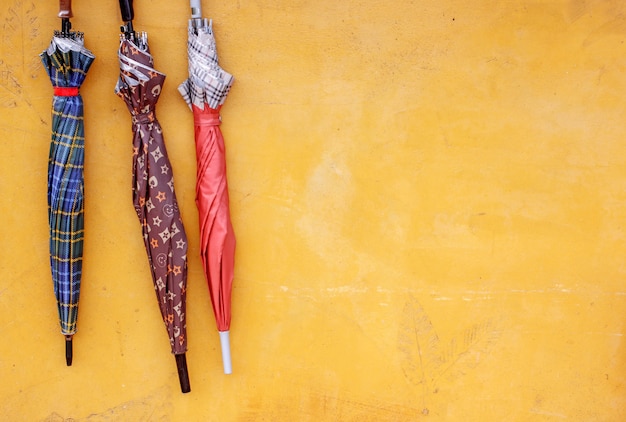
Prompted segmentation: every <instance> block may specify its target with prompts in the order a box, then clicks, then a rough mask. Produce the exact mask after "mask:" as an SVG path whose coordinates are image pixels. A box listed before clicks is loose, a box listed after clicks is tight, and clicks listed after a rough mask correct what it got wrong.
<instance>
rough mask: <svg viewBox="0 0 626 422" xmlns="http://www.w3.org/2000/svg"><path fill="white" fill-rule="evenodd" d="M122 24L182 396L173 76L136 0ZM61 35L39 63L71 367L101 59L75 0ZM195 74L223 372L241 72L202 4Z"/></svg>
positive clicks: (56, 269)
mask: <svg viewBox="0 0 626 422" xmlns="http://www.w3.org/2000/svg"><path fill="white" fill-rule="evenodd" d="M119 3H120V10H121V14H122V20H123V21H124V25H122V27H121V31H122V33H121V34H120V48H119V51H118V58H119V65H120V74H119V79H118V82H117V85H116V87H115V92H116V94H117V95H118V96H119V97H120V98H122V100H123V101H124V102H125V103H126V105H127V107H128V110H129V112H130V114H131V120H132V135H133V159H132V168H133V178H132V193H133V195H132V196H133V205H134V208H135V211H136V213H137V217H138V218H139V222H140V225H141V228H142V234H143V240H144V246H145V248H146V252H147V255H148V263H149V266H150V270H151V275H152V280H153V284H154V289H155V292H156V296H157V301H158V304H159V309H160V311H161V316H162V318H163V321H164V323H165V327H166V329H167V333H168V336H169V341H170V346H171V351H172V353H173V354H174V356H175V359H176V365H177V369H178V375H179V380H180V386H181V390H182V391H183V393H186V392H189V391H190V390H191V388H190V384H189V374H188V370H187V361H186V357H185V353H186V351H187V334H186V315H185V314H186V286H187V236H186V234H185V229H184V226H183V221H182V218H181V215H180V211H179V208H178V203H177V200H176V194H175V192H174V180H173V172H172V165H171V163H170V160H169V158H168V155H167V150H166V147H165V143H164V139H163V131H162V129H161V125H160V124H159V121H158V120H157V117H156V103H157V101H158V99H159V96H160V94H161V90H162V87H163V83H164V81H165V75H164V74H163V73H161V72H159V71H158V70H156V68H155V67H154V60H153V58H152V55H151V54H150V50H149V47H148V35H147V33H145V32H142V33H138V32H136V31H135V30H134V28H133V19H134V12H133V0H119ZM59 4H60V11H59V14H58V16H59V17H60V18H61V20H62V29H61V31H55V34H54V37H53V38H52V41H51V43H50V46H49V47H48V49H46V50H45V51H44V52H42V53H41V55H40V57H41V60H42V63H43V65H44V68H45V70H46V72H47V73H48V76H49V77H50V80H51V82H52V85H53V87H54V97H53V104H52V137H51V144H50V156H49V164H48V216H49V224H50V263H51V270H52V279H53V284H54V293H55V295H56V298H57V303H58V310H59V319H60V325H61V333H62V334H63V335H64V336H65V339H66V362H67V365H68V366H69V365H71V363H72V336H73V335H74V334H75V332H76V321H77V315H78V299H79V293H80V282H81V274H82V258H83V240H84V204H83V203H84V200H83V195H84V176H83V167H84V124H83V100H82V97H81V96H80V93H79V87H80V86H81V84H82V83H83V81H84V80H85V77H86V75H87V72H88V70H89V68H90V66H91V64H92V63H93V61H94V59H95V57H94V55H93V54H92V53H91V52H90V51H89V50H87V49H86V48H85V46H84V40H83V34H82V33H80V32H75V31H72V30H71V23H70V18H71V17H72V10H71V0H60V1H59ZM191 11H192V16H191V19H190V21H189V34H188V44H187V51H188V60H189V78H188V79H187V80H186V81H185V82H183V83H182V84H181V85H180V86H179V88H178V89H179V91H180V93H181V94H182V95H183V98H184V99H185V101H186V102H187V104H188V105H189V107H190V109H191V110H192V112H193V116H194V128H195V143H196V158H197V183H196V204H197V207H198V212H199V217H200V218H199V220H200V237H201V239H200V241H201V245H200V249H201V260H202V265H203V268H204V272H205V276H206V280H207V283H208V287H209V292H210V297H211V302H212V306H213V311H214V314H215V319H216V324H217V328H218V331H219V335H220V342H221V348H222V358H223V365H224V372H225V373H226V374H230V373H231V372H232V365H231V358H230V339H229V333H230V319H231V291H232V283H233V274H234V255H235V235H234V232H233V227H232V223H231V220H230V209H229V198H228V183H227V180H226V158H225V146H224V138H223V136H222V133H221V131H220V127H219V126H220V123H221V117H220V114H219V113H220V109H221V107H222V105H223V104H224V101H225V100H226V96H227V95H228V92H229V91H230V88H231V86H232V83H233V76H232V75H230V74H229V73H227V72H226V71H224V70H223V69H222V68H221V67H220V66H219V62H218V56H217V51H216V46H215V38H214V35H213V28H212V21H209V20H208V19H206V18H202V13H201V6H200V0H191Z"/></svg>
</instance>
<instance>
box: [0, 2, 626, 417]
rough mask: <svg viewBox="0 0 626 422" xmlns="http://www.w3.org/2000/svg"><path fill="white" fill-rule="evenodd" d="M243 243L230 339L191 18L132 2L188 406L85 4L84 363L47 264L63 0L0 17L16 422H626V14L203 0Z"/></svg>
mask: <svg viewBox="0 0 626 422" xmlns="http://www.w3.org/2000/svg"><path fill="white" fill-rule="evenodd" d="M203 3H204V9H205V15H208V16H209V17H212V18H213V19H214V28H215V30H216V33H217V41H218V49H219V52H220V56H221V63H222V65H223V66H224V68H226V69H227V70H228V71H230V72H231V73H233V74H234V75H235V77H236V78H237V79H236V82H235V85H234V87H233V90H232V92H231V95H230V96H229V98H228V100H227V102H226V105H225V106H224V108H223V113H222V115H223V125H222V129H223V132H224V136H225V139H226V146H227V157H228V176H229V182H230V188H231V191H230V192H231V207H232V214H233V224H234V227H235V230H236V234H237V239H238V249H237V257H236V271H235V284H234V292H233V309H234V311H233V323H232V329H231V332H232V333H231V342H232V350H233V366H234V373H233V374H232V375H230V376H225V375H223V374H222V371H221V361H220V355H219V343H218V336H217V333H216V330H215V323H214V320H213V315H212V311H211V308H210V304H209V295H208V292H207V289H206V286H205V281H204V278H203V274H202V270H201V265H200V261H199V257H198V232H197V213H196V209H195V204H194V194H195V193H194V188H195V186H194V185H195V149H194V145H193V127H192V123H193V122H192V117H191V114H190V112H189V110H188V109H187V108H186V106H185V104H184V102H183V101H182V99H181V98H180V96H179V94H178V92H177V91H176V87H177V85H178V84H179V83H180V82H181V81H182V80H184V79H185V78H186V72H187V65H186V53H185V39H186V25H187V18H188V15H189V11H188V6H187V2H186V1H182V0H181V1H165V0H153V1H147V0H137V1H135V14H136V19H135V26H136V27H137V28H138V29H142V30H147V31H148V32H149V40H150V43H151V49H152V51H153V53H154V56H155V61H156V65H157V67H159V68H160V70H162V71H163V72H164V73H166V74H167V75H168V78H167V81H166V84H165V87H164V91H163V94H162V96H161V99H160V102H159V105H158V111H157V113H158V116H159V118H160V120H161V123H162V125H163V128H164V131H165V140H166V144H167V147H168V150H169V153H170V159H171V160H172V164H173V166H174V173H175V182H176V191H177V195H178V199H179V201H180V206H181V209H182V214H183V220H184V223H185V227H186V229H187V233H188V235H189V240H190V250H189V263H190V271H189V288H188V294H189V296H188V329H189V331H188V337H189V346H190V349H189V352H188V354H187V355H188V362H189V370H190V376H191V388H192V392H191V393H190V394H187V395H182V394H181V393H180V390H179V386H178V380H177V376H176V371H175V365H174V359H173V358H172V356H170V354H169V346H168V343H167V336H166V333H165V330H164V329H163V326H162V322H161V320H160V316H159V312H158V309H157V305H156V303H155V299H154V293H153V290H152V284H151V279H150V274H149V270H148V265H147V259H146V256H145V251H144V249H143V244H142V239H141V235H140V228H139V225H138V222H137V218H136V215H135V213H134V210H133V207H132V203H131V193H130V183H131V167H130V165H131V161H130V160H131V152H132V151H131V143H130V142H131V141H130V118H129V115H128V111H127V110H126V107H125V106H124V104H123V103H122V102H121V100H119V99H118V98H117V97H116V96H115V95H114V94H113V87H114V85H115V82H116V79H117V75H116V68H117V57H116V50H117V47H118V28H119V24H120V17H119V10H118V7H117V2H116V1H113V0H110V1H106V2H95V1H91V2H90V1H86V0H75V1H74V15H75V17H74V18H73V20H72V21H73V24H74V27H75V28H76V29H79V30H83V31H84V32H85V33H86V35H85V37H86V45H87V46H88V47H89V48H90V49H91V50H92V51H93V52H94V53H95V55H96V56H97V59H96V61H95V63H94V65H93V67H92V69H91V71H90V72H89V75H88V77H87V80H86V83H85V84H84V85H83V87H82V91H81V92H82V94H83V97H84V101H85V107H86V108H85V122H86V170H85V178H86V214H85V218H86V243H85V258H84V277H83V288H82V293H81V304H80V306H81V308H80V313H79V321H78V324H79V332H78V334H77V335H76V337H75V340H74V343H75V354H74V365H73V366H72V367H70V368H68V367H66V366H65V362H64V349H63V348H64V342H63V338H62V336H61V335H60V334H59V333H58V331H59V329H58V325H57V320H56V308H55V303H54V298H53V294H52V283H51V280H50V270H49V265H48V243H47V242H48V240H47V239H48V232H47V220H46V218H47V212H46V171H47V154H48V148H49V136H50V134H49V132H50V123H51V119H50V105H51V95H52V90H51V88H50V83H49V81H48V80H47V77H46V76H45V73H44V71H43V69H42V67H41V65H40V64H39V61H38V58H37V55H38V54H39V52H40V51H41V50H43V49H44V48H46V47H47V45H48V43H49V39H50V36H51V33H52V31H53V29H57V28H58V27H59V26H60V22H59V19H58V18H56V12H57V2H55V1H46V2H44V1H33V0H9V1H4V2H2V4H1V5H0V24H1V25H2V44H1V48H0V142H1V151H2V152H1V153H0V171H1V173H0V175H1V176H0V198H2V200H1V202H0V216H1V217H2V221H3V224H2V236H0V317H1V322H0V333H2V341H1V342H0V376H1V379H2V382H0V419H2V420H6V421H48V422H57V421H109V420H111V421H113V420H114V421H263V420H265V421H315V422H317V421H359V422H361V421H377V422H378V421H419V420H442V421H443V420H446V421H461V420H462V421H556V420H572V421H623V420H625V419H626V398H625V397H626V387H625V385H624V383H625V382H626V347H625V343H624V339H623V336H624V332H625V327H624V322H626V288H625V287H624V280H625V279H626V266H625V265H624V261H625V257H626V226H625V222H626V170H625V165H626V154H625V152H626V146H625V145H626V135H625V134H624V129H623V128H624V118H625V117H626V115H625V112H626V100H625V99H624V93H625V92H626V78H625V77H624V74H625V67H626V45H625V44H624V41H625V40H626V18H625V16H626V6H624V3H623V2H621V1H615V0H612V1H599V0H598V1H593V0H572V1H565V0H563V1H558V0H544V1H496V0H484V1H452V0H438V1H407V0H401V1H396V2H388V1H385V2H382V1H373V0H372V1H355V0H348V1H336V0H318V1H304V0H289V1H287V0H256V1H254V0H238V1H215V2H208V1H204V2H203Z"/></svg>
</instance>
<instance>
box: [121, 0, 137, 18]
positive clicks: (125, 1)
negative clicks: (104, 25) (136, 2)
mask: <svg viewBox="0 0 626 422" xmlns="http://www.w3.org/2000/svg"><path fill="white" fill-rule="evenodd" d="M120 10H121V11H122V20H123V21H124V22H130V21H132V20H133V19H134V18H135V12H134V11H133V0H120Z"/></svg>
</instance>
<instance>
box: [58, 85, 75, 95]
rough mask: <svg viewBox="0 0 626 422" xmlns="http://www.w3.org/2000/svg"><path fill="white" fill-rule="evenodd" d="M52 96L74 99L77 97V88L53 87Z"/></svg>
mask: <svg viewBox="0 0 626 422" xmlns="http://www.w3.org/2000/svg"><path fill="white" fill-rule="evenodd" d="M54 95H56V96H57V97H76V96H77V95H78V87H75V86H55V87H54Z"/></svg>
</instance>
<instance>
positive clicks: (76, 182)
mask: <svg viewBox="0 0 626 422" xmlns="http://www.w3.org/2000/svg"><path fill="white" fill-rule="evenodd" d="M59 3H60V8H59V9H60V10H59V15H58V16H59V17H60V18H61V22H62V30H61V31H55V33H54V36H53V37H52V41H51V42H50V46H49V47H48V48H47V49H46V50H45V51H43V52H42V53H41V54H40V58H41V61H42V63H43V67H44V69H45V70H46V72H47V74H48V76H49V77H50V81H51V82H52V85H53V87H54V97H53V100H52V137H51V142H50V155H49V158H48V222H49V224H50V267H51V270H52V281H53V285H54V294H55V296H56V300H57V307H58V310H59V321H60V323H61V334H63V335H64V336H65V361H66V364H67V366H70V365H71V364H72V338H73V335H74V334H75V333H76V320H77V317H78V298H79V295H80V281H81V275H82V266H83V239H84V230H83V227H84V204H83V193H84V177H83V166H84V148H85V138H84V125H83V99H82V97H81V95H80V93H79V92H78V88H79V87H80V86H81V84H82V83H83V81H84V80H85V77H86V76H87V71H88V70H89V67H90V66H91V64H92V63H93V61H94V59H95V56H94V55H93V54H92V53H91V52H90V51H89V50H87V49H86V48H85V46H84V40H83V34H82V33H81V32H74V31H71V23H70V18H71V17H72V8H71V2H70V0H66V1H63V0H61V1H60V2H59Z"/></svg>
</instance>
